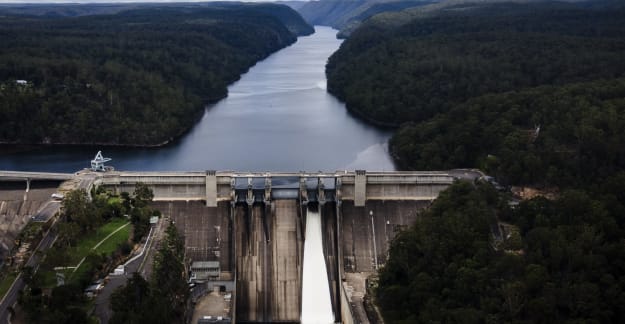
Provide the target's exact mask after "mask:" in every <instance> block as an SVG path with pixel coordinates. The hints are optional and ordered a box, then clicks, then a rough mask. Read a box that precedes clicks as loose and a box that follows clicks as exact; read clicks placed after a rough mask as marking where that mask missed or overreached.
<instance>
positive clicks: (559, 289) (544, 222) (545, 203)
mask: <svg viewBox="0 0 625 324" xmlns="http://www.w3.org/2000/svg"><path fill="white" fill-rule="evenodd" d="M583 6H584V7H582V6H581V5H575V4H558V3H547V4H532V5H519V4H497V5H486V6H480V5H467V6H459V7H457V8H456V9H458V10H444V11H440V12H437V13H428V14H423V15H420V16H415V17H413V18H412V20H410V21H409V22H408V23H405V24H392V23H391V24H383V23H379V21H381V20H376V21H372V22H370V23H367V24H365V25H364V26H363V27H361V28H360V29H358V30H357V31H356V32H355V33H354V34H353V35H352V36H351V38H349V39H348V40H347V41H345V42H344V44H343V45H342V46H341V49H340V50H339V51H338V52H337V53H335V54H334V55H333V56H332V58H331V59H330V61H329V63H328V66H327V75H328V78H329V80H328V89H329V90H330V91H331V92H332V93H333V94H335V95H337V96H338V97H339V98H341V99H342V100H344V101H346V104H347V107H348V109H349V110H350V111H352V112H354V113H355V114H356V115H358V116H361V117H362V118H364V119H367V120H369V121H372V122H374V123H377V124H381V125H389V126H400V127H399V129H398V130H397V132H396V133H395V135H394V136H393V138H392V139H391V141H390V150H391V154H392V155H393V158H394V159H395V161H396V162H397V164H398V167H399V168H400V169H413V170H444V169H450V168H461V167H462V168H466V167H477V168H480V169H482V170H483V171H485V172H486V173H488V174H490V175H493V176H495V177H496V179H497V180H498V181H500V182H503V183H504V184H507V185H530V186H538V187H542V186H548V187H553V188H557V189H558V190H559V191H558V194H556V195H555V198H553V199H551V200H549V199H546V198H541V197H539V198H534V199H531V200H526V201H521V202H520V204H518V205H516V204H510V203H509V202H510V197H509V194H508V193H505V192H498V191H497V190H495V189H494V188H493V187H492V186H490V185H489V184H486V183H481V182H477V183H468V182H461V183H456V184H454V185H453V186H452V187H450V188H449V189H448V190H447V191H445V192H443V193H441V195H440V196H439V198H437V200H436V201H435V202H434V203H433V205H432V206H431V208H429V209H428V210H427V211H425V212H423V213H422V215H420V216H421V217H420V218H419V220H418V221H417V223H416V224H415V225H414V226H412V227H411V228H410V229H408V230H406V231H404V232H401V234H399V235H398V236H397V238H396V239H394V241H393V242H392V244H391V249H390V255H389V259H388V262H387V264H386V265H385V266H384V267H383V268H382V270H381V271H380V274H379V282H378V286H377V289H376V290H375V292H376V297H377V301H378V303H379V306H380V307H381V310H382V313H383V315H384V317H385V320H387V322H389V323H432V322H438V323H456V322H460V323H622V322H623V321H625V307H623V301H625V264H624V263H623V260H625V255H624V254H623V249H622V246H623V243H625V216H624V215H625V196H624V195H623V192H625V191H624V190H625V187H624V186H625V146H624V145H623V144H624V143H625V131H624V129H625V64H624V62H625V61H624V60H623V57H625V10H623V6H622V5H620V6H619V5H616V6H613V4H610V3H609V2H604V3H602V4H601V5H600V6H591V5H589V4H584V5H583ZM604 6H605V7H608V8H610V9H609V10H605V9H604V8H603V9H602V8H601V7H604ZM586 7H592V8H586ZM387 18H388V17H385V19H387Z"/></svg>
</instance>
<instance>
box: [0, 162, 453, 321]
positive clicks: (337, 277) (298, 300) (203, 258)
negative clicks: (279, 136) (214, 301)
mask: <svg viewBox="0 0 625 324" xmlns="http://www.w3.org/2000/svg"><path fill="white" fill-rule="evenodd" d="M54 176H57V175H54ZM67 176H68V177H70V176H73V177H75V178H76V179H75V180H77V181H78V182H80V183H81V184H83V185H84V188H85V189H88V190H91V189H93V188H95V187H102V188H104V189H106V190H110V191H112V192H115V193H118V194H119V193H121V192H133V191H134V188H135V186H136V184H137V183H144V184H146V185H147V186H148V187H150V188H151V189H152V191H153V193H154V201H153V202H152V206H153V207H154V208H155V209H158V210H160V211H161V212H162V213H163V215H165V216H167V217H169V218H171V219H172V220H173V221H174V223H175V224H176V227H177V228H178V230H179V232H180V233H181V234H182V235H183V237H184V239H185V263H186V266H187V267H188V269H190V273H191V277H194V278H196V274H195V272H194V265H197V264H210V265H211V268H210V270H209V275H208V277H206V278H204V279H203V280H204V281H202V282H203V284H206V285H209V287H211V288H209V289H215V287H217V289H223V290H225V291H230V292H232V303H231V308H230V309H228V313H229V314H231V316H232V320H233V321H235V322H238V323H268V322H269V323H271V322H273V323H299V322H300V321H302V320H303V319H304V318H303V317H302V316H303V315H305V314H304V305H303V303H304V302H305V299H306V298H305V296H303V291H302V289H303V286H304V280H305V278H304V263H305V260H304V259H305V248H304V245H305V242H306V240H305V239H306V237H307V236H309V234H306V232H307V230H309V228H307V227H308V226H307V215H310V213H309V211H310V210H313V211H315V212H318V213H319V221H320V224H319V225H316V226H319V227H320V231H321V249H322V251H323V258H324V261H325V262H324V263H325V273H326V275H327V282H324V283H323V285H325V287H324V290H327V291H328V292H329V295H330V304H331V312H332V313H333V314H334V316H335V321H336V322H342V323H354V322H363V321H362V319H363V318H364V317H366V314H365V315H362V313H363V312H359V311H358V310H355V309H354V307H355V306H354V305H357V304H358V302H357V299H358V298H360V297H361V296H362V295H363V294H364V292H363V287H364V286H365V285H364V279H363V278H366V276H365V277H362V276H363V274H364V275H366V274H371V273H375V271H376V270H377V269H378V268H379V267H380V266H381V265H383V264H384V263H385V261H386V257H387V251H388V246H389V242H390V241H391V240H392V239H393V237H394V236H395V235H396V233H397V232H398V231H400V230H401V229H402V228H405V227H406V226H409V225H410V224H412V223H414V221H415V220H416V219H417V217H418V213H419V210H421V209H423V208H426V207H427V206H428V205H429V204H430V203H431V201H432V200H433V199H435V198H436V197H437V196H438V193H439V192H440V191H442V190H444V189H445V188H447V187H448V186H449V185H450V184H451V183H452V182H453V181H454V177H453V176H451V175H450V174H448V173H447V172H367V171H364V170H359V171H355V172H346V171H339V172H335V173H306V172H300V173H240V172H231V171H227V172H217V171H205V172H118V171H113V172H105V173H94V172H85V171H81V172H78V173H76V174H68V175H67ZM2 177H3V175H2V172H1V171H0V180H2ZM7 177H10V178H11V179H13V181H23V179H31V180H29V181H34V180H32V179H34V178H37V179H40V180H41V179H45V177H46V175H45V174H26V173H25V174H14V173H11V174H7ZM20 179H22V180H20ZM38 181H39V180H38ZM321 268H323V266H322V267H321ZM359 276H360V277H359ZM197 278H199V276H198V277H197ZM353 278H356V279H358V280H360V281H358V280H357V281H353V280H352V279H353ZM324 281H325V280H324ZM359 296H360V297H359ZM359 314H360V315H359Z"/></svg>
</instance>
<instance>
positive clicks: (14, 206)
mask: <svg viewBox="0 0 625 324" xmlns="http://www.w3.org/2000/svg"><path fill="white" fill-rule="evenodd" d="M59 184H60V181H32V182H31V183H30V190H29V191H28V192H26V181H15V182H13V181H6V182H0V263H2V261H3V260H4V259H5V258H6V257H7V255H8V253H9V251H10V250H11V249H12V248H13V246H14V245H15V238H16V237H17V236H18V234H19V233H20V232H21V230H22V229H23V228H24V227H25V226H26V224H28V222H29V221H30V218H31V216H34V215H36V214H37V211H38V210H40V209H41V208H42V207H43V206H44V205H45V204H46V203H47V202H48V201H49V200H50V195H52V194H53V193H55V192H56V191H57V188H58V187H59Z"/></svg>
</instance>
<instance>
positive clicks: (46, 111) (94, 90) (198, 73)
mask: <svg viewBox="0 0 625 324" xmlns="http://www.w3.org/2000/svg"><path fill="white" fill-rule="evenodd" d="M267 6H269V7H267ZM278 7H279V8H278ZM282 7H283V6H275V5H224V6H218V7H208V8H193V9H192V10H191V9H188V8H185V7H184V6H182V7H172V6H165V7H156V8H155V7H148V8H143V9H136V10H128V11H123V12H120V13H117V14H113V15H94V16H81V17H60V18H49V17H31V16H17V15H6V16H3V19H2V20H1V21H0V43H2V46H1V47H0V143H70V144H77V143H82V144H89V143H102V144H128V145H158V144H162V143H164V142H167V141H169V140H171V139H172V138H175V137H176V136H179V135H180V134H181V133H183V132H184V131H186V130H188V129H189V128H190V127H191V126H192V125H193V124H194V122H195V121H197V120H198V118H199V117H200V116H201V114H202V113H203V111H204V105H206V104H207V103H211V102H214V101H216V100H219V99H221V98H223V97H224V96H226V94H227V85H228V84H230V83H232V82H233V81H235V80H237V79H238V78H239V76H240V75H241V74H242V73H244V72H245V71H246V70H247V69H248V68H249V67H251V66H252V65H254V64H255V63H256V62H257V61H259V60H261V59H263V58H265V57H266V56H268V55H269V54H271V53H272V52H274V51H276V50H278V49H280V48H283V47H285V46H287V45H290V44H291V43H293V42H295V41H296V34H295V33H294V32H292V31H291V29H292V30H294V31H296V32H299V33H310V32H312V31H311V30H310V26H307V25H305V23H303V21H301V17H299V16H298V15H297V13H295V12H294V11H292V10H290V9H289V8H286V7H284V9H285V10H280V9H281V8H282ZM272 8H273V9H276V10H273V9H272ZM287 24H288V27H287ZM24 81H25V82H24Z"/></svg>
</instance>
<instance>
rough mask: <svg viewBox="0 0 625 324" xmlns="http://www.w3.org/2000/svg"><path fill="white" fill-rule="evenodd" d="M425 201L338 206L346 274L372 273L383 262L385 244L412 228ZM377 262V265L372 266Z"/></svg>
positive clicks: (384, 259)
mask: <svg viewBox="0 0 625 324" xmlns="http://www.w3.org/2000/svg"><path fill="white" fill-rule="evenodd" d="M428 205H429V201H416V200H406V201H402V200H393V201H382V200H368V201H367V202H366V203H365V206H364V207H355V206H354V204H353V203H352V202H350V201H345V202H343V204H342V205H341V221H340V226H341V236H342V252H343V267H344V270H345V271H346V272H374V271H375V270H376V269H377V268H378V267H379V266H380V265H382V264H384V263H385V262H386V258H387V253H388V248H389V243H390V242H391V240H392V239H393V238H394V237H395V235H397V233H398V232H399V231H400V230H401V229H403V228H405V227H407V226H410V225H412V224H414V222H415V220H416V219H417V217H418V212H419V211H420V210H423V209H424V208H426V207H427V206H428ZM376 262H377V263H376Z"/></svg>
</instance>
